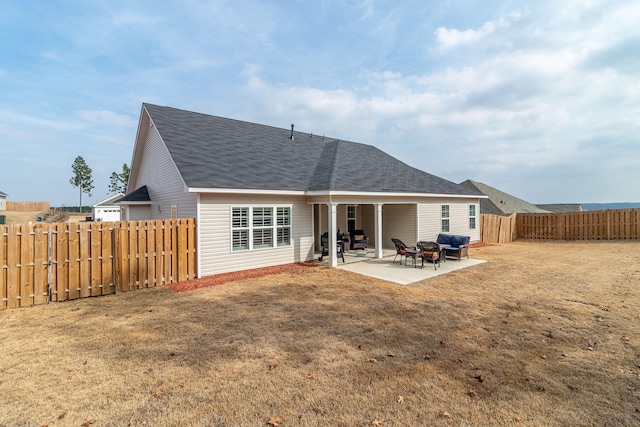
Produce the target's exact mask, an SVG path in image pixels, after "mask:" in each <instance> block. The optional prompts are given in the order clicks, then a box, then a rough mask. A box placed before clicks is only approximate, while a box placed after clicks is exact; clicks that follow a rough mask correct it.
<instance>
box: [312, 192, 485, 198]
mask: <svg viewBox="0 0 640 427" xmlns="http://www.w3.org/2000/svg"><path fill="white" fill-rule="evenodd" d="M305 195H307V196H374V197H434V198H435V197H438V198H443V197H446V198H460V199H488V198H489V196H486V195H483V194H436V193H392V192H389V193H385V192H382V191H380V192H365V191H307V192H305Z"/></svg>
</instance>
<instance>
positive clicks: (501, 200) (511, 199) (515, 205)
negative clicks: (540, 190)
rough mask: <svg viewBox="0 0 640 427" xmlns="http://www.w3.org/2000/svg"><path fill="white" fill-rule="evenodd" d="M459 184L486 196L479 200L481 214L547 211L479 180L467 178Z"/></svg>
mask: <svg viewBox="0 0 640 427" xmlns="http://www.w3.org/2000/svg"><path fill="white" fill-rule="evenodd" d="M460 185H461V186H463V187H465V188H467V189H469V190H476V191H479V192H480V193H482V194H486V195H487V196H488V198H486V199H481V200H480V213H483V214H494V215H508V214H512V213H530V212H549V211H548V210H546V209H541V208H539V207H538V206H536V205H534V204H531V203H529V202H526V201H524V200H522V199H519V198H517V197H515V196H512V195H510V194H507V193H505V192H504V191H500V190H498V189H496V188H493V187H491V186H488V185H486V184H483V183H481V182H477V181H472V180H470V179H468V180H466V181H464V182H461V183H460Z"/></svg>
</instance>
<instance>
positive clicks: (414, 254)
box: [404, 248, 420, 268]
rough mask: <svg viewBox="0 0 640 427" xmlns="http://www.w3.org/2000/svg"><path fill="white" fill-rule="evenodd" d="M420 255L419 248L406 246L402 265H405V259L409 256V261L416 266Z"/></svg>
mask: <svg viewBox="0 0 640 427" xmlns="http://www.w3.org/2000/svg"><path fill="white" fill-rule="evenodd" d="M419 257H420V250H419V249H410V248H407V250H406V252H405V254H404V265H407V259H408V258H411V263H412V264H413V267H414V268H417V267H418V258H419Z"/></svg>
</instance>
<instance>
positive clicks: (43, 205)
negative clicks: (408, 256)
mask: <svg viewBox="0 0 640 427" xmlns="http://www.w3.org/2000/svg"><path fill="white" fill-rule="evenodd" d="M7 210H8V211H10V212H36V211H38V212H44V211H48V210H49V202H9V201H7Z"/></svg>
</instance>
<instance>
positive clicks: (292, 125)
mask: <svg viewBox="0 0 640 427" xmlns="http://www.w3.org/2000/svg"><path fill="white" fill-rule="evenodd" d="M291 140H292V141H293V123H291Z"/></svg>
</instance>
